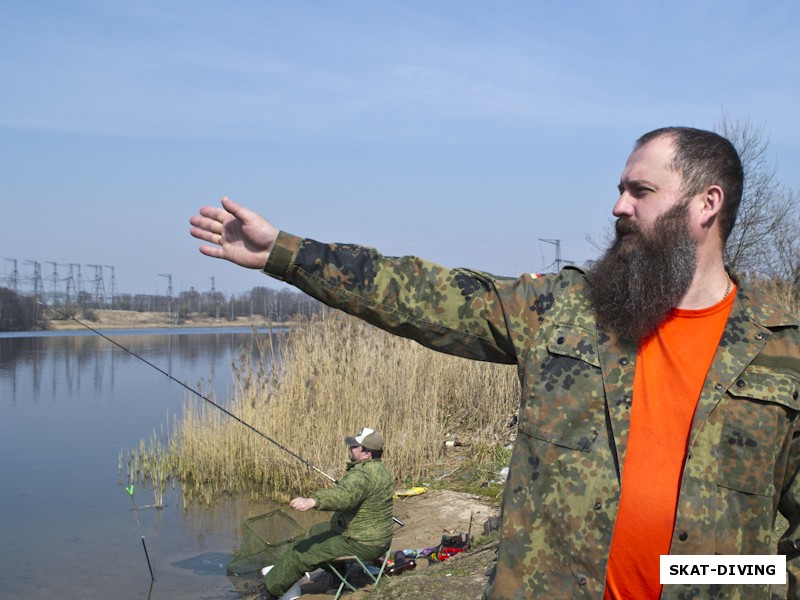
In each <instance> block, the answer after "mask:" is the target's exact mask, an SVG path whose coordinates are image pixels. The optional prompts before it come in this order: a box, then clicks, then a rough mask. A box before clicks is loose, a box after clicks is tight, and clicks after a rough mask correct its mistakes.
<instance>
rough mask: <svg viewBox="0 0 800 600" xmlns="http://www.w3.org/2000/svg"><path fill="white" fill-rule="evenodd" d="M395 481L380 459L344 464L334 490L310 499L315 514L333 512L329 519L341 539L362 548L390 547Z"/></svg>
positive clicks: (319, 493)
mask: <svg viewBox="0 0 800 600" xmlns="http://www.w3.org/2000/svg"><path fill="white" fill-rule="evenodd" d="M393 495H394V477H392V475H391V473H389V471H388V470H387V469H386V467H385V466H384V465H383V462H382V461H381V460H380V459H376V458H373V459H370V460H362V461H357V462H349V463H347V471H346V472H345V474H344V476H343V477H342V478H341V479H340V480H339V483H338V484H337V485H336V487H332V488H327V489H323V490H319V491H318V492H317V493H316V494H314V495H313V496H312V497H313V498H314V500H316V501H317V505H316V506H315V508H316V509H317V510H333V511H336V513H335V514H334V515H333V517H332V518H331V522H332V523H333V524H334V526H335V527H336V528H337V529H339V530H341V531H342V535H344V536H345V537H347V538H350V539H351V540H354V541H356V542H359V543H361V544H364V545H365V546H381V547H384V548H388V547H389V543H390V542H391V541H392V531H393V529H392V514H393V512H394V506H393V502H392V496H393Z"/></svg>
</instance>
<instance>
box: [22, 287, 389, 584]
mask: <svg viewBox="0 0 800 600" xmlns="http://www.w3.org/2000/svg"><path fill="white" fill-rule="evenodd" d="M36 302H37V303H38V304H41V305H42V306H44V307H45V308H49V309H50V310H52V311H54V312H57V313H58V314H60V315H62V316H64V317H65V318H67V319H70V320H72V321H75V322H76V323H77V324H78V325H80V326H82V327H85V328H86V329H88V330H89V331H91V332H93V333H96V334H97V335H99V336H100V337H101V338H103V339H106V340H108V341H109V342H111V343H112V344H114V345H115V346H117V347H118V348H120V349H121V350H124V351H125V352H127V353H128V354H130V355H131V356H133V357H134V358H137V359H139V360H140V361H142V362H143V363H145V364H146V365H148V366H150V367H152V368H154V369H155V370H156V371H158V372H159V373H161V374H163V375H166V376H167V377H168V378H169V379H171V380H172V381H174V382H175V383H177V384H180V385H181V386H183V387H184V388H185V389H187V390H189V391H190V392H191V393H192V394H194V395H195V396H197V397H198V398H201V399H202V400H205V401H206V402H208V403H209V404H211V405H212V406H214V407H216V408H218V409H219V410H221V411H222V412H224V413H225V414H226V415H228V416H229V417H231V418H232V419H234V420H236V421H238V422H239V423H241V424H242V425H244V426H245V427H247V428H248V429H249V430H250V431H253V432H254V433H257V434H258V435H260V436H261V437H263V438H264V439H265V440H267V441H268V442H270V443H272V444H274V445H275V446H277V447H278V448H280V449H281V450H283V451H284V452H286V453H287V454H290V455H291V456H293V457H294V458H296V459H297V460H299V461H300V462H301V463H303V464H304V465H306V466H307V467H309V468H310V469H313V470H314V471H316V472H317V473H319V474H320V475H322V476H323V477H326V478H327V479H330V480H331V481H332V482H333V483H334V484H338V483H339V480H338V479H335V478H333V477H331V476H330V475H328V474H327V473H326V472H325V471H323V470H322V469H319V468H318V467H315V466H314V465H313V464H311V463H310V462H308V461H307V460H306V459H305V458H303V457H302V456H300V455H299V454H296V453H294V452H292V451H291V450H289V449H288V448H287V447H286V446H284V445H282V444H280V443H279V442H277V441H275V440H274V439H272V438H271V437H269V436H268V435H267V434H266V433H263V432H262V431H259V430H258V429H256V428H255V427H253V426H252V425H250V423H248V422H246V421H244V420H242V419H240V418H239V417H238V416H236V415H235V414H233V413H232V412H231V411H229V410H228V409H226V408H225V407H224V406H221V405H219V404H217V403H216V402H214V401H213V400H211V399H210V398H208V397H206V396H205V395H203V394H201V393H200V392H198V391H197V390H195V389H194V388H192V387H189V386H188V385H186V384H185V383H184V382H182V381H181V380H180V379H177V378H175V377H173V376H172V375H170V374H169V373H167V372H166V371H165V370H164V369H162V368H161V367H159V366H158V365H155V364H153V363H151V362H150V361H149V360H147V359H146V358H144V357H142V356H139V355H138V354H136V353H135V352H134V351H133V350H131V349H130V348H126V347H125V346H123V345H122V344H120V343H119V342H117V341H115V340H113V339H111V338H110V337H108V336H107V335H104V334H103V333H102V332H100V331H98V330H97V329H94V328H93V327H91V326H89V325H87V324H86V323H84V322H83V321H80V320H79V319H77V318H75V317H73V316H70V315H68V314H67V313H65V312H63V311H61V310H59V309H57V308H54V307H51V306H48V305H47V304H45V303H44V302H42V301H40V300H36ZM392 521H394V522H395V523H397V524H398V525H399V526H400V527H403V525H405V523H403V521H401V520H400V519H398V518H397V517H392ZM142 543H143V544H144V539H142ZM145 553H147V547H145ZM149 562H150V559H149V558H148V565H149ZM151 574H152V571H151Z"/></svg>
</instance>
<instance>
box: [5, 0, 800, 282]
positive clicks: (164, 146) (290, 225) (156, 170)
mask: <svg viewBox="0 0 800 600" xmlns="http://www.w3.org/2000/svg"><path fill="white" fill-rule="evenodd" d="M798 31H800V7H798V4H797V2H795V1H776V2H742V1H736V0H725V1H719V2H703V1H693V2H669V3H668V2H647V1H644V0H637V1H630V2H627V1H626V2H612V1H609V2H598V1H594V2H588V1H580V0H578V1H574V2H534V1H497V2H486V1H485V2H475V1H465V0H453V1H441V2H436V1H433V0H425V1H416V0H411V1H403V2H400V1H396V2H394V1H383V0H371V1H366V0H364V1H357V0H348V1H344V0H332V1H321V0H320V1H317V2H309V1H303V0H293V1H292V2H278V1H269V0H248V1H235V0H231V1H230V2H217V1H214V2H211V1H202V0H192V1H182V0H175V1H163V0H161V1H152V0H142V1H136V2H130V1H126V2H117V1H115V0H74V1H70V2H59V1H50V0H36V1H30V0H4V1H3V2H2V4H0V74H1V75H2V76H0V191H1V192H2V198H3V200H2V203H3V207H4V210H3V215H4V219H3V223H4V225H5V226H4V227H3V233H2V235H0V239H1V240H2V242H0V257H1V258H2V259H3V261H2V262H3V265H2V268H1V269H0V276H2V277H3V278H7V277H8V276H9V275H10V272H11V268H12V264H11V262H10V261H8V260H6V259H17V260H18V261H19V262H18V268H19V269H20V273H21V275H22V276H27V275H30V274H32V270H33V267H32V265H30V264H28V263H27V262H25V261H40V262H41V263H42V269H43V277H44V280H45V287H46V290H47V291H49V286H50V283H49V282H50V279H51V278H52V266H51V265H48V264H46V261H50V262H54V261H55V262H57V263H60V264H67V263H81V264H83V265H86V264H104V265H113V266H114V267H115V270H116V277H117V286H118V288H119V290H120V291H122V292H134V293H136V292H144V293H165V292H166V285H167V281H166V279H165V278H162V277H159V276H158V275H159V274H161V273H163V274H171V275H172V276H173V286H174V290H175V293H176V294H177V293H179V292H180V291H183V290H188V289H189V288H190V287H192V286H194V287H196V288H198V289H200V290H207V289H209V287H210V284H211V280H210V278H211V276H214V277H215V278H216V287H217V288H218V289H222V290H226V291H228V292H241V291H245V290H248V289H250V288H251V287H253V286H256V285H275V284H273V283H271V280H269V279H268V278H266V277H264V276H262V275H260V274H258V273H257V272H251V271H245V270H243V269H239V268H238V267H235V266H233V265H231V264H229V263H223V262H221V261H213V260H212V259H209V258H206V257H204V256H202V255H201V254H199V252H198V251H197V246H198V243H197V241H196V240H194V238H191V237H190V236H189V234H188V229H189V225H188V218H189V217H190V216H191V215H192V214H194V213H195V212H196V210H197V209H198V207H200V206H201V205H203V204H214V203H217V202H218V200H219V198H220V197H221V196H222V195H229V196H230V197H232V198H234V199H235V200H237V201H239V202H242V203H245V204H247V205H249V206H251V207H252V208H254V209H256V210H258V211H259V212H262V213H263V214H265V215H266V216H268V218H270V219H271V220H272V221H273V222H274V223H275V224H276V225H277V226H278V227H281V228H283V229H286V230H288V231H291V232H294V233H298V234H303V235H307V236H310V237H315V238H317V239H321V240H324V241H344V242H359V243H364V244H369V245H374V246H377V247H378V248H380V249H381V250H382V251H384V252H385V253H386V254H405V253H414V254H418V255H420V256H423V257H425V258H429V259H432V260H435V261H437V262H440V263H442V264H446V265H448V266H467V267H473V268H478V269H484V270H488V271H491V272H494V273H498V274H509V275H510V274H517V273H519V272H522V271H541V270H543V269H545V268H546V267H547V266H548V265H550V264H551V263H552V261H553V259H554V249H555V248H554V246H552V245H549V244H545V243H541V242H540V241H539V239H540V238H547V239H559V240H561V250H562V256H563V258H565V259H570V260H573V261H575V262H578V263H583V262H584V261H586V260H587V259H590V258H593V257H594V256H595V254H596V251H595V250H594V248H593V247H592V246H591V245H590V244H588V243H587V242H586V236H587V235H591V236H593V237H595V238H602V236H603V231H604V229H605V228H606V227H607V226H608V223H609V215H610V210H611V206H612V205H613V202H614V200H615V196H616V191H615V190H616V184H617V182H618V179H619V174H620V172H621V170H622V168H623V166H624V163H625V159H626V158H627V155H628V153H629V151H630V148H631V144H632V143H633V140H634V139H635V138H636V137H637V136H638V135H640V134H642V133H644V132H645V131H649V130H651V129H654V128H656V127H660V126H663V125H678V124H681V125H692V126H698V127H712V126H713V125H714V124H715V122H717V121H718V120H719V118H720V117H721V115H722V113H723V111H725V112H727V113H728V114H729V115H730V116H731V117H733V118H743V119H749V120H750V121H751V122H752V123H754V124H756V125H761V126H763V127H764V132H765V133H766V134H767V135H768V136H769V138H770V148H771V151H772V158H773V160H774V161H775V163H776V165H777V167H778V169H779V175H780V177H781V179H782V180H783V181H784V182H785V183H786V184H787V185H789V186H790V187H792V188H795V189H797V188H800V169H798V165H799V164H800V119H798V118H797V107H798V106H800V95H799V94H798V86H800V36H798V34H797V32H798ZM66 274H67V269H66V267H59V275H60V276H62V277H63V276H65V275H66ZM83 276H84V279H87V278H89V277H92V276H93V271H92V270H90V269H89V268H87V267H85V266H84V267H83ZM108 276H109V273H108V272H106V286H108V285H109V282H108ZM3 283H5V281H0V284H3Z"/></svg>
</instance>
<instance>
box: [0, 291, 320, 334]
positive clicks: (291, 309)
mask: <svg viewBox="0 0 800 600" xmlns="http://www.w3.org/2000/svg"><path fill="white" fill-rule="evenodd" d="M52 308H54V309H56V310H55V311H48V310H46V309H47V305H46V302H45V301H44V300H42V301H41V302H39V301H38V299H37V298H35V297H33V296H25V295H22V294H17V293H16V292H14V291H13V290H10V289H8V288H2V287H0V331H33V330H38V329H47V324H48V317H53V315H56V317H54V318H57V317H58V316H59V315H63V316H65V317H76V316H79V315H80V316H83V317H84V318H87V319H88V320H93V311H94V310H97V309H113V310H129V311H135V312H163V313H166V314H168V315H169V316H170V319H171V320H173V321H176V322H178V321H181V320H182V319H183V318H185V317H186V316H188V315H190V314H197V313H199V314H206V315H208V316H210V317H215V318H219V319H229V320H231V321H232V320H235V319H236V318H237V317H244V316H247V317H254V316H263V317H264V318H265V319H272V320H273V321H287V320H291V319H295V318H297V317H300V316H304V317H310V316H312V315H314V314H317V313H319V312H320V311H321V310H322V304H320V303H319V302H318V301H316V300H314V299H313V298H310V297H309V296H306V295H305V294H303V293H302V292H297V291H294V290H289V289H282V290H273V289H270V288H266V287H255V288H253V289H252V290H250V291H249V292H244V293H242V294H238V295H237V294H231V295H229V296H226V295H225V294H224V293H223V292H197V291H194V290H191V291H188V292H181V293H180V294H179V295H178V296H177V297H170V296H159V295H154V294H118V295H116V296H114V297H113V298H112V299H111V300H107V301H105V302H98V301H97V300H96V299H95V297H94V296H93V295H92V294H89V293H86V292H81V293H80V294H78V295H77V298H76V299H75V301H73V302H70V303H69V304H65V303H63V302H55V303H54V304H53V305H52Z"/></svg>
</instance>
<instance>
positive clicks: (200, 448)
mask: <svg viewBox="0 0 800 600" xmlns="http://www.w3.org/2000/svg"><path fill="white" fill-rule="evenodd" d="M232 369H233V382H234V385H233V394H232V397H231V398H230V399H229V400H228V402H227V403H224V405H225V406H226V408H228V410H230V411H231V412H232V413H234V414H235V415H237V416H238V417H240V418H241V419H242V420H243V421H245V422H247V423H249V424H251V425H252V426H253V427H255V428H256V429H258V430H259V431H262V432H264V433H265V434H266V435H268V436H269V437H271V438H272V439H274V440H276V441H277V442H279V443H280V444H282V445H284V446H285V447H287V448H288V449H290V450H292V451H293V452H295V453H297V454H299V455H300V456H302V457H303V458H305V459H306V460H308V461H309V462H310V463H312V464H313V465H315V466H317V467H319V468H320V469H322V470H323V471H325V472H327V473H329V474H330V475H332V476H333V477H337V478H338V477H339V476H341V474H342V472H343V465H344V462H345V460H346V447H345V445H344V441H343V436H344V435H346V434H352V433H355V432H357V431H358V430H360V429H361V428H362V427H364V426H370V427H374V428H376V429H379V430H380V431H381V432H383V433H384V437H385V438H386V450H385V454H384V461H385V462H386V464H387V466H388V467H389V469H390V470H391V471H392V473H393V474H394V475H395V478H396V479H397V480H398V481H420V480H421V479H423V478H425V477H428V476H430V474H431V472H432V470H433V469H435V468H436V465H437V463H438V462H439V461H440V460H441V459H442V456H443V453H444V451H445V446H444V442H445V440H446V439H448V437H452V436H453V435H457V436H459V437H461V438H462V439H465V438H466V439H467V440H484V441H485V440H497V439H500V438H501V436H505V435H507V433H508V429H507V426H508V422H509V419H510V418H511V416H512V415H513V414H515V413H516V411H517V405H518V401H519V400H518V399H519V382H518V380H517V372H516V369H515V368H514V367H510V366H507V365H493V364H489V363H481V362H476V361H470V360H465V359H460V358H456V357H452V356H447V355H444V354H440V353H436V352H433V351H431V350H428V349H426V348H423V347H422V346H420V345H418V344H416V343H415V342H411V341H409V340H406V339H402V338H398V337H396V336H392V335H389V334H387V333H384V332H382V331H380V330H378V329H376V328H374V327H372V326H369V325H366V324H365V323H362V322H361V321H358V320H357V319H354V318H352V317H348V316H346V315H343V314H341V313H338V312H336V313H333V312H328V313H326V314H325V315H323V316H321V317H316V318H314V319H312V320H310V321H306V322H302V323H299V324H298V325H297V326H296V327H294V328H293V329H292V330H291V331H290V332H289V333H286V334H282V335H281V336H279V337H277V338H274V337H270V336H264V335H256V334H254V337H253V340H252V346H251V347H249V348H244V349H243V350H242V352H241V354H240V356H239V359H238V360H237V361H235V362H234V364H233V365H232ZM127 464H128V473H129V478H130V479H131V480H137V479H138V478H139V476H140V475H141V477H142V478H143V479H145V480H149V481H150V482H151V485H152V486H153V487H154V488H155V490H158V488H159V487H160V488H161V489H162V490H163V487H164V486H165V485H166V480H167V479H168V478H170V477H176V478H177V479H178V480H179V481H180V482H181V487H182V489H183V492H184V496H188V497H190V498H191V497H194V498H199V499H202V500H205V501H210V500H211V499H212V498H214V497H215V496H216V495H218V494H222V493H240V492H243V491H246V492H249V493H251V494H253V495H254V496H259V497H263V496H274V497H285V496H286V495H288V494H292V493H304V492H308V491H310V490H313V489H317V488H319V487H320V485H322V484H324V482H325V481H327V480H325V479H324V478H323V477H322V476H320V475H319V474H316V473H315V472H314V471H312V470H310V469H309V468H307V467H306V466H304V465H303V464H302V463H301V462H299V461H298V460H296V459H295V458H293V457H292V456H290V455H289V454H288V453H286V452H284V451H282V450H280V449H278V448H277V447H276V446H274V445H273V444H270V443H269V442H268V441H266V440H264V439H263V438H261V437H260V436H258V435H256V434H255V433H253V432H251V431H249V430H248V429H246V428H245V427H243V426H242V425H241V424H240V423H237V422H236V421H234V420H233V419H231V418H229V417H228V416H226V415H225V414H223V413H222V412H221V411H219V410H218V409H216V408H214V407H213V406H211V405H209V404H208V403H205V402H203V401H202V400H200V399H196V398H194V397H190V398H188V399H187V401H186V403H185V406H184V410H183V414H182V415H180V417H175V418H174V420H173V426H172V431H171V434H170V435H169V436H168V439H166V440H165V441H164V442H163V443H162V441H161V438H160V437H159V436H156V435H155V434H154V435H153V436H152V437H151V439H150V443H149V447H147V448H145V445H144V443H142V445H141V447H140V450H139V452H138V453H134V454H133V455H131V456H130V457H128V459H127ZM156 501H158V492H157V491H156Z"/></svg>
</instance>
